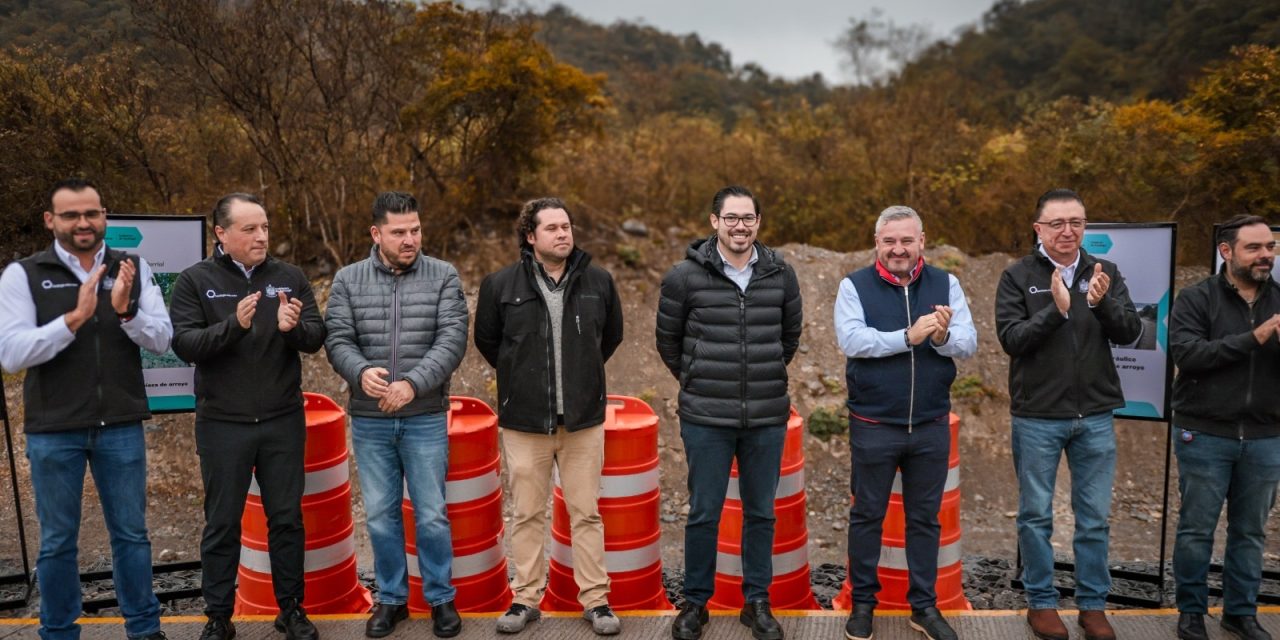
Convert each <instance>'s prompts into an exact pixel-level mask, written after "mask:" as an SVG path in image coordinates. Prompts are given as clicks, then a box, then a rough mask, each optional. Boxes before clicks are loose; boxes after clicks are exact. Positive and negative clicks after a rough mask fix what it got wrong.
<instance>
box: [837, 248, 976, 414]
mask: <svg viewBox="0 0 1280 640" xmlns="http://www.w3.org/2000/svg"><path fill="white" fill-rule="evenodd" d="M848 278H849V282H851V283H853V286H854V287H855V288H857V290H858V299H859V300H860V301H861V302H862V311H863V313H864V314H865V316H866V319H867V326H869V327H871V328H873V329H878V330H880V331H900V330H902V329H906V328H908V327H910V326H911V325H912V324H913V323H914V322H915V321H916V319H917V318H919V317H920V316H922V315H925V314H929V313H933V306H934V305H939V304H940V305H948V304H950V292H951V282H950V279H949V278H948V276H947V272H945V271H943V270H941V269H937V268H935V267H930V266H928V265H925V266H924V268H923V269H922V270H921V272H920V275H919V277H917V278H916V279H915V281H913V282H912V283H911V284H910V285H908V286H907V287H906V292H907V294H906V295H904V294H903V287H900V286H897V285H893V284H890V283H888V282H885V280H884V279H883V278H881V277H880V275H879V274H878V273H876V267H875V265H872V266H870V267H867V268H865V269H860V270H858V271H855V272H853V273H851V274H849V276H848ZM955 379H956V365H955V362H954V361H952V359H951V358H948V357H946V356H942V355H938V352H937V351H936V350H935V349H934V348H933V346H932V345H930V344H929V341H928V340H925V341H924V342H922V343H920V344H918V345H916V346H914V347H912V348H911V349H910V350H909V351H904V352H902V353H898V354H894V355H891V356H886V357H883V358H848V359H847V361H846V363H845V383H846V384H847V385H848V389H849V411H850V412H852V413H853V414H854V415H857V416H860V417H862V418H865V419H867V420H873V421H875V422H884V423H888V424H898V425H906V424H907V423H908V421H910V423H911V424H920V423H922V422H928V421H930V420H934V419H936V418H938V417H940V416H943V415H946V414H947V413H948V412H949V411H951V383H952V382H954V381H955ZM908 416H910V418H908Z"/></svg>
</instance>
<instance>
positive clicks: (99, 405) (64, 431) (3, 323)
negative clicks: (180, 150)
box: [0, 178, 173, 640]
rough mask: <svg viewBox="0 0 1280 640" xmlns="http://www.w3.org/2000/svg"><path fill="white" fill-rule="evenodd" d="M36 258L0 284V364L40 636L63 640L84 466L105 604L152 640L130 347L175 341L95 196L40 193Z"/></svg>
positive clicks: (141, 263) (134, 634) (143, 479)
mask: <svg viewBox="0 0 1280 640" xmlns="http://www.w3.org/2000/svg"><path fill="white" fill-rule="evenodd" d="M44 226H45V228H47V229H49V230H50V231H51V232H53V244H52V246H50V247H49V248H48V249H45V250H44V251H41V252H39V253H36V254H35V255H32V256H30V257H28V258H25V259H23V260H20V261H18V262H14V263H12V264H10V265H9V266H8V267H6V268H5V270H4V274H3V275H0V301H3V304H0V365H3V368H4V370H5V371H8V372H11V373H16V372H18V371H22V370H23V369H25V370H26V372H27V374H26V377H25V379H24V381H23V407H24V416H25V421H24V425H23V431H24V433H25V434H26V438H27V447H26V450H27V460H28V461H29V462H30V463H31V484H32V489H33V490H34V492H35V502H36V517H37V519H38V520H39V522H40V556H39V558H38V560H37V561H36V576H37V578H38V579H39V581H40V637H41V638H43V639H44V640H75V639H76V638H79V637H80V625H78V624H76V619H77V618H79V617H80V614H81V597H80V570H79V566H78V564H77V560H76V556H77V553H78V548H77V541H78V537H79V531H80V501H81V498H82V497H83V485H84V471H85V466H86V464H87V465H88V467H89V470H90V472H91V473H92V474H93V479H94V484H96V485H97V487H98V499H99V500H100V501H101V502H102V514H103V519H104V520H105V522H106V527H107V533H108V535H109V536H110V539H111V561H112V571H113V575H114V578H115V589H116V598H117V599H118V600H119V601H120V611H121V613H123V614H124V618H125V624H124V628H125V633H126V635H127V636H128V637H129V638H132V639H137V638H146V639H148V640H162V639H163V638H164V632H162V631H161V630H160V603H159V601H158V600H157V599H156V596H155V592H154V591H153V589H152V585H151V541H150V539H149V538H148V537H147V525H146V510H147V456H146V441H145V437H144V435H143V429H142V420H145V419H147V418H149V417H151V414H150V412H149V411H148V408H147V395H146V390H145V387H144V384H143V379H142V358H141V352H140V351H139V349H138V348H139V347H142V348H143V349H146V350H148V351H151V352H153V353H164V352H165V351H166V350H167V349H168V348H169V340H170V337H171V336H172V335H173V329H172V327H171V326H170V323H169V315H168V313H167V312H166V311H165V308H164V298H163V296H162V294H161V292H160V288H159V287H157V286H156V284H155V282H154V281H153V280H152V277H151V267H150V266H149V265H148V264H147V262H146V261H145V260H143V259H142V258H140V257H138V256H134V255H129V254H126V253H124V252H121V251H117V250H115V249H112V248H110V247H108V246H107V245H106V244H105V243H104V242H103V238H104V236H105V234H106V229H107V219H106V210H105V209H104V208H103V206H102V199H101V197H100V196H99V195H98V190H97V188H96V187H95V186H94V185H93V184H92V183H91V182H89V181H87V180H83V179H80V178H71V179H67V180H63V181H61V182H58V183H57V184H55V185H54V186H53V188H52V189H50V191H49V209H48V210H47V211H45V212H44Z"/></svg>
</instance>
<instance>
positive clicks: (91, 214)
mask: <svg viewBox="0 0 1280 640" xmlns="http://www.w3.org/2000/svg"><path fill="white" fill-rule="evenodd" d="M53 215H55V216H58V219H59V220H61V221H63V222H75V221H77V220H79V219H80V218H84V219H85V220H87V221H89V222H95V221H97V220H101V219H102V217H103V216H105V215H107V210H106V209H85V210H84V211H63V212H61V213H55V214H53Z"/></svg>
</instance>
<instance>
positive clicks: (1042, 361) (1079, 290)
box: [996, 249, 1142, 419]
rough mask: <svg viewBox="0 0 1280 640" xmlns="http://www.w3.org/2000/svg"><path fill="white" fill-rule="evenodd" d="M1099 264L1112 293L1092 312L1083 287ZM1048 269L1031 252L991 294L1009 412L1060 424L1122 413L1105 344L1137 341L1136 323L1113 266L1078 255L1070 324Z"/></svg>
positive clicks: (1121, 398)
mask: <svg viewBox="0 0 1280 640" xmlns="http://www.w3.org/2000/svg"><path fill="white" fill-rule="evenodd" d="M1098 263H1101V264H1102V271H1103V273H1105V274H1107V275H1108V276H1110V278H1111V287H1110V288H1109V289H1107V294H1106V295H1105V296H1103V297H1102V300H1101V301H1100V302H1099V303H1098V305H1097V306H1096V307H1093V308H1090V307H1089V301H1088V295H1087V293H1088V290H1089V279H1090V278H1092V277H1093V270H1094V265H1095V264H1098ZM1052 277H1054V266H1053V263H1052V262H1049V259H1048V258H1046V257H1045V256H1044V255H1043V254H1041V253H1040V252H1039V251H1038V250H1037V251H1035V252H1034V253H1032V254H1031V255H1029V256H1025V257H1023V258H1022V259H1021V260H1018V261H1017V262H1015V263H1013V264H1011V265H1009V267H1008V268H1006V269H1005V270H1004V273H1003V274H1001V276H1000V286H999V288H997V289H996V334H997V335H998V336H999V338H1000V346H1001V347H1004V352H1005V353H1007V354H1009V412H1010V413H1012V414H1013V415H1015V416H1019V417H1027V418H1048V419H1066V418H1077V417H1081V416H1087V415H1092V414H1095V413H1101V412H1103V411H1111V410H1113V409H1118V408H1120V407H1123V406H1124V392H1123V390H1122V389H1121V388H1120V375H1119V374H1118V373H1116V363H1115V360H1113V359H1112V357H1111V344H1113V343H1114V344H1130V343H1132V342H1133V341H1135V340H1137V339H1138V337H1139V336H1141V335H1142V320H1141V319H1140V318H1139V317H1138V311H1137V309H1135V308H1134V306H1133V301H1132V300H1130V299H1129V288H1128V287H1127V286H1125V283H1124V278H1123V277H1122V276H1121V275H1120V271H1119V270H1118V269H1117V268H1116V265H1115V263H1112V262H1109V261H1107V260H1102V259H1099V258H1095V257H1093V256H1091V255H1089V254H1088V253H1085V251H1084V249H1081V250H1080V264H1079V265H1078V266H1077V267H1076V273H1075V279H1074V280H1073V281H1072V283H1071V286H1070V290H1071V307H1070V308H1069V310H1068V315H1069V318H1064V317H1062V314H1061V313H1059V312H1058V307H1057V305H1055V304H1054V302H1053V293H1052V291H1051V290H1050V285H1051V283H1052V281H1051V280H1050V278H1052Z"/></svg>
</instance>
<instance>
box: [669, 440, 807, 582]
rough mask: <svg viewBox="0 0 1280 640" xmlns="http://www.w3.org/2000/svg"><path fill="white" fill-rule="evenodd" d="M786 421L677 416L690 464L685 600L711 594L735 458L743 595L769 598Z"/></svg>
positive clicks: (685, 531)
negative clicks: (709, 422)
mask: <svg viewBox="0 0 1280 640" xmlns="http://www.w3.org/2000/svg"><path fill="white" fill-rule="evenodd" d="M786 436H787V426H786V425H785V424H781V425H778V426H776V427H756V428H753V429H738V428H725V427H705V426H701V425H696V424H693V423H690V422H687V421H685V420H681V421H680V437H681V439H683V440H684V452H685V457H686V459H687V461H688V464H689V475H688V482H689V521H688V523H687V524H686V525H685V528H684V571H685V574H684V599H685V601H686V602H692V603H694V604H697V605H706V604H707V601H708V600H710V599H711V596H712V594H714V593H715V579H716V539H717V537H719V534H720V511H721V509H723V508H724V499H725V495H726V494H727V493H728V490H729V469H730V467H731V466H732V465H733V460H734V458H735V457H736V458H737V459H738V492H739V494H740V495H741V496H742V595H743V597H744V598H745V600H746V601H747V602H752V601H755V600H764V601H768V600H769V584H770V583H772V582H773V523H774V517H773V500H774V497H775V494H776V493H777V491H778V473H779V472H780V471H781V468H782V445H783V442H784V441H785V440H786Z"/></svg>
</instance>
